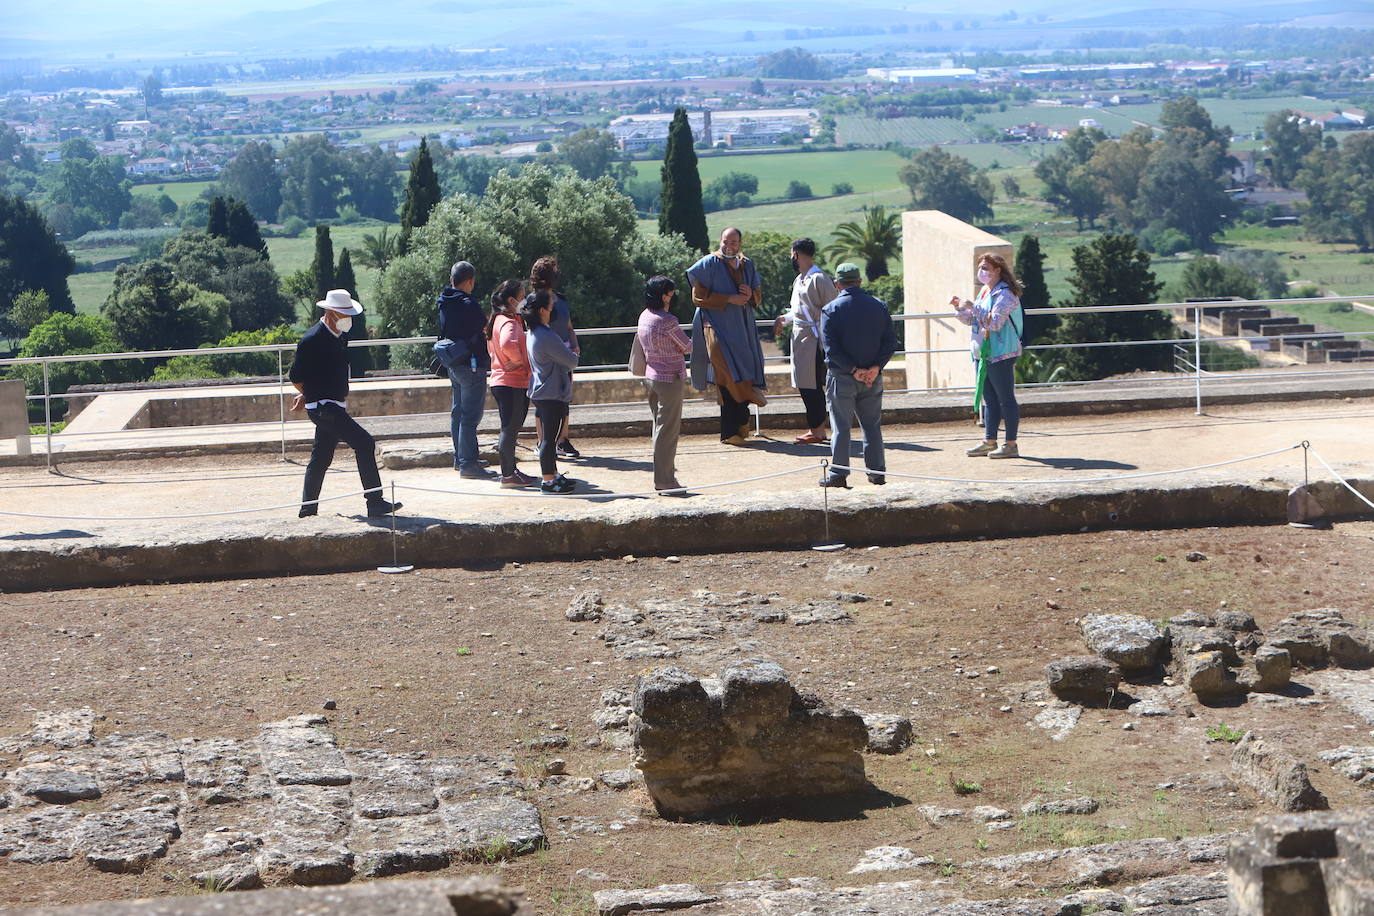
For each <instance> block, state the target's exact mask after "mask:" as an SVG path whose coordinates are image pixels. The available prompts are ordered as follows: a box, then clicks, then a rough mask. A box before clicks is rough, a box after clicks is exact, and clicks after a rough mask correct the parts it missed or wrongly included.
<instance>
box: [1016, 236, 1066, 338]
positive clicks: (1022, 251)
mask: <svg viewBox="0 0 1374 916" xmlns="http://www.w3.org/2000/svg"><path fill="white" fill-rule="evenodd" d="M1012 268H1013V269H1014V270H1015V272H1016V277H1017V279H1018V280H1020V281H1021V287H1022V291H1021V307H1022V308H1027V309H1044V308H1049V307H1050V290H1049V287H1048V286H1046V284H1045V255H1044V253H1043V252H1042V251H1041V250H1040V239H1039V237H1037V236H1034V235H1023V236H1021V242H1020V244H1019V245H1017V246H1016V260H1015V262H1014V263H1013V264H1012ZM1025 318H1026V327H1025V332H1024V334H1023V335H1022V336H1023V337H1024V338H1025V340H1026V342H1027V343H1031V342H1039V341H1040V340H1042V339H1043V338H1045V337H1048V336H1049V335H1050V334H1051V333H1052V332H1053V331H1054V329H1055V328H1056V327H1057V326H1058V325H1059V318H1058V316H1057V315H1026V316H1025Z"/></svg>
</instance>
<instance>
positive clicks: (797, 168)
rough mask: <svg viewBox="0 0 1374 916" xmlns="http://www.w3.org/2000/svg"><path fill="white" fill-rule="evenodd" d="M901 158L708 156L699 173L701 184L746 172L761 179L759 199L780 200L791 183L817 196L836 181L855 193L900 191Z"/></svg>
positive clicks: (871, 154) (864, 153)
mask: <svg viewBox="0 0 1374 916" xmlns="http://www.w3.org/2000/svg"><path fill="white" fill-rule="evenodd" d="M901 164H902V158H901V157H900V156H898V155H897V154H896V153H889V152H887V151H886V150H853V151H849V152H830V153H771V154H768V155H762V156H707V157H704V158H702V159H701V160H700V163H699V165H698V171H699V172H700V173H701V183H702V185H703V186H704V185H708V184H710V183H711V182H712V181H713V180H715V179H716V178H719V177H720V176H722V175H724V174H726V173H727V172H745V173H748V174H750V175H754V176H755V177H757V178H758V180H759V193H758V196H759V197H760V198H780V197H782V195H783V192H784V191H786V190H787V183H788V182H790V181H801V182H805V183H806V184H809V185H810V186H811V191H812V192H813V193H815V194H829V193H830V188H831V186H832V185H834V184H835V183H836V182H841V181H847V182H849V183H850V184H851V185H853V186H854V190H855V192H858V193H867V192H872V191H887V190H892V189H894V188H900V187H901V182H899V181H898V180H897V169H898V168H900V167H901Z"/></svg>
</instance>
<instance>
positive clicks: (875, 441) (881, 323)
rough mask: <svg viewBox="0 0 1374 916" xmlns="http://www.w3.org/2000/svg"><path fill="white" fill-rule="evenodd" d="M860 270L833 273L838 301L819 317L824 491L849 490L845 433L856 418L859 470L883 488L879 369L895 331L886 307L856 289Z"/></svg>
mask: <svg viewBox="0 0 1374 916" xmlns="http://www.w3.org/2000/svg"><path fill="white" fill-rule="evenodd" d="M859 284H860V281H859V268H858V266H856V265H854V264H841V265H840V266H839V267H837V268H836V269H835V286H836V287H837V288H838V289H839V291H840V293H839V295H838V296H836V297H835V298H834V300H832V301H831V303H830V304H829V305H827V306H826V307H825V309H824V310H822V312H821V346H822V347H824V348H825V365H826V367H827V369H828V370H829V371H828V372H827V373H826V379H825V400H826V405H827V406H828V408H829V410H830V429H831V430H832V432H831V433H830V460H831V463H832V464H833V465H836V466H837V467H832V468H831V470H830V472H829V474H827V475H826V476H825V477H822V478H821V486H823V487H845V488H848V487H849V482H848V478H849V471H848V467H849V464H850V457H849V430H850V427H851V426H852V425H853V424H854V418H855V416H856V415H857V416H858V418H859V428H860V429H862V430H863V436H864V439H863V455H864V467H865V468H867V470H868V480H869V482H870V483H872V484H874V485H877V486H882V485H883V484H885V483H887V477H886V472H887V464H886V461H885V459H884V456H883V429H882V419H883V367H884V366H886V365H887V361H888V360H889V359H891V358H892V354H893V352H895V351H896V349H897V332H896V331H895V330H894V329H893V327H892V315H891V314H890V313H889V312H888V310H887V303H885V302H883V300H881V299H877V298H874V297H873V296H870V295H869V294H868V293H866V292H864V291H863V289H862V288H860V285H859Z"/></svg>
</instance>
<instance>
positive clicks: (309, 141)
mask: <svg viewBox="0 0 1374 916" xmlns="http://www.w3.org/2000/svg"><path fill="white" fill-rule="evenodd" d="M281 169H282V204H281V208H280V210H279V212H278V217H279V218H281V219H285V218H286V217H288V216H299V217H301V218H302V219H305V220H307V221H310V222H315V221H318V220H322V219H329V218H331V217H333V216H335V215H337V214H338V212H339V198H340V196H341V195H342V194H343V191H344V188H345V186H346V183H347V180H348V177H349V173H350V171H351V168H350V164H349V162H348V160H347V159H346V158H345V157H344V155H343V153H341V152H340V151H339V150H337V149H335V148H334V147H333V146H332V145H331V144H330V142H329V140H328V139H326V138H325V136H324V135H323V134H311V135H309V136H304V137H293V138H292V139H291V140H290V141H288V142H287V144H286V146H285V147H283V148H282V153H281Z"/></svg>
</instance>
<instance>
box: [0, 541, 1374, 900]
mask: <svg viewBox="0 0 1374 916" xmlns="http://www.w3.org/2000/svg"><path fill="white" fill-rule="evenodd" d="M457 559H458V558H455V561H456V560H457ZM1372 585H1374V522H1361V521H1352V522H1340V523H1337V524H1336V525H1335V526H1334V527H1333V528H1330V529H1328V530H1302V529H1297V528H1290V527H1280V526H1268V527H1249V528H1247V527H1232V528H1211V529H1203V530H1197V529H1194V530H1176V531H1097V532H1088V533H1080V534H1073V535H1055V536H1044V537H1035V538H1021V539H1004V540H966V541H951V542H944V543H923V544H910V545H905V546H884V547H878V548H870V549H863V548H851V549H847V550H841V551H837V552H832V553H825V552H817V551H812V550H794V551H774V552H759V553H735V554H723V555H710V554H704V555H688V554H684V555H682V556H656V557H635V556H625V557H619V558H612V559H600V560H587V561H581V562H569V563H534V562H531V563H523V564H522V563H514V562H510V563H502V564H494V563H483V562H481V561H471V562H464V563H458V562H455V565H454V566H453V567H452V568H444V569H436V568H421V569H417V570H416V571H414V572H412V573H409V574H407V575H399V576H386V575H381V574H379V573H374V572H367V573H338V574H331V575H316V576H299V577H292V578H270V579H246V580H230V581H223V582H210V583H187V584H164V585H140V586H122V587H117V588H107V589H88V590H72V591H48V592H35V593H13V594H0V625H2V627H3V632H4V633H5V637H6V638H5V643H6V645H5V653H4V663H3V664H2V665H0V690H3V695H4V696H5V697H6V698H7V702H6V703H5V704H3V707H0V905H3V906H4V907H8V908H14V909H13V912H19V913H27V912H34V911H36V910H38V909H42V908H49V907H51V908H60V907H74V909H71V910H69V911H68V910H64V912H72V913H83V914H95V913H103V914H125V913H129V914H132V913H164V912H165V913H192V914H194V913H209V912H219V913H235V912H242V913H255V914H268V913H287V912H330V913H390V912H396V913H401V912H405V913H440V912H447V913H454V912H457V913H472V914H488V913H491V914H495V913H517V912H519V913H531V914H550V916H551V914H599V916H623V914H637V913H659V912H668V911H671V912H674V913H684V914H692V916H696V914H702V916H705V914H712V916H718V914H740V916H746V914H747V916H765V914H766V916H783V914H787V916H791V914H811V916H822V914H861V913H862V914H910V916H926V914H928V916H936V914H939V916H964V914H967V916H974V914H977V916H1013V914H1016V916H1075V914H1078V916H1081V914H1088V913H1132V914H1149V916H1191V914H1198V916H1201V914H1215V916H1220V914H1224V913H1227V912H1235V913H1243V914H1261V913H1262V914H1272V916H1306V914H1314V916H1316V914H1324V913H1334V914H1339V916H1349V914H1369V913H1374V880H1372V879H1371V863H1372V862H1374V832H1372V831H1374V826H1371V823H1372V822H1374V818H1372V817H1371V811H1374V808H1371V806H1372V805H1374V668H1372V666H1374V634H1372V633H1371V630H1370V628H1371V626H1374V600H1372V599H1371V594H1372V591H1371V586H1372ZM469 876H477V878H476V880H468V878H469ZM289 888H304V889H298V890H289V891H285V890H284V889H289ZM330 888H332V890H330ZM329 895H332V896H329ZM326 897H327V898H328V899H329V900H330V901H332V902H331V903H329V904H328V905H327V906H326V905H325V904H322V903H320V901H322V900H325V899H326ZM150 898H153V899H152V902H149V901H150ZM134 901H143V902H134ZM212 907H214V908H213V909H212ZM312 907H314V908H312ZM7 911H9V910H7ZM45 911H46V910H45Z"/></svg>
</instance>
